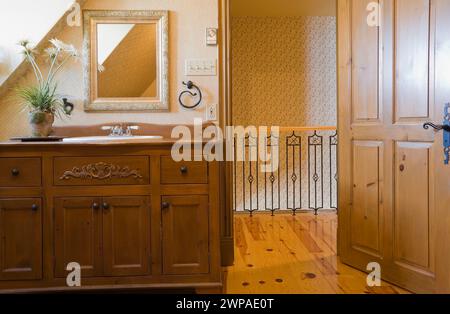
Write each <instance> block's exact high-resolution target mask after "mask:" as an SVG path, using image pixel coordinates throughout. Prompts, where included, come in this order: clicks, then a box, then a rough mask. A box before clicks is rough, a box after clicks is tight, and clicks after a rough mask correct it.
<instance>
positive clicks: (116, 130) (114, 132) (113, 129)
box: [102, 125, 139, 136]
mask: <svg viewBox="0 0 450 314" xmlns="http://www.w3.org/2000/svg"><path fill="white" fill-rule="evenodd" d="M102 130H103V131H110V133H109V136H133V130H139V127H138V126H136V125H129V126H127V127H126V128H125V129H124V128H123V126H122V125H115V126H102Z"/></svg>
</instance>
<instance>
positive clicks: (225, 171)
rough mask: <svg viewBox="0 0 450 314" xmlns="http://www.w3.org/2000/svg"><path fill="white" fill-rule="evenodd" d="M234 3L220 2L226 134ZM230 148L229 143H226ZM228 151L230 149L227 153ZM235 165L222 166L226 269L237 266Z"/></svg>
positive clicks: (221, 87) (221, 89)
mask: <svg viewBox="0 0 450 314" xmlns="http://www.w3.org/2000/svg"><path fill="white" fill-rule="evenodd" d="M230 2H231V0H218V6H219V8H218V9H219V112H220V115H219V116H220V120H219V124H220V127H221V128H222V130H225V127H226V126H231V125H232V124H233V121H232V105H231V101H232V98H231V40H230V39H231V29H230ZM224 145H226V142H224ZM224 148H225V147H224ZM224 151H226V148H225V149H224ZM233 214H234V213H233V162H231V161H225V162H223V163H221V165H220V250H221V255H222V266H231V265H233V263H234V228H233Z"/></svg>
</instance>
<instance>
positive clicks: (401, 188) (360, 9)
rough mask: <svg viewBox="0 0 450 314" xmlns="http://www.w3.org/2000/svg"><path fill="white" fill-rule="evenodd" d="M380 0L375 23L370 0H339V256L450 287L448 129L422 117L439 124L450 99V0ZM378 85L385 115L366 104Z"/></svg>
mask: <svg viewBox="0 0 450 314" xmlns="http://www.w3.org/2000/svg"><path fill="white" fill-rule="evenodd" d="M379 3H380V5H381V6H380V12H381V14H382V15H381V24H380V26H379V27H373V26H369V24H368V23H367V18H368V15H369V13H370V12H369V11H368V10H367V7H365V5H366V4H367V3H365V1H359V0H338V23H339V25H338V43H339V44H338V63H339V64H338V71H339V74H338V76H339V82H338V86H339V95H338V97H339V101H338V102H339V137H340V143H339V145H340V147H339V158H338V159H339V241H340V242H339V251H340V257H341V259H342V261H343V262H344V263H346V264H349V265H351V266H354V267H356V268H359V269H361V270H363V271H366V268H367V265H368V264H369V263H371V262H378V263H380V265H381V270H382V277H383V278H384V279H386V280H388V281H391V282H393V283H396V284H397V285H400V286H402V287H405V288H407V289H409V290H412V291H414V292H428V293H430V292H444V291H445V292H448V291H450V269H449V267H448V264H450V241H446V240H445V239H449V238H450V232H449V231H448V230H450V211H449V210H448V209H449V205H448V204H449V203H450V179H449V178H450V166H446V165H444V157H443V146H442V145H443V140H442V131H441V132H438V133H436V132H434V131H430V130H424V128H423V124H424V122H434V123H436V124H442V121H443V120H444V117H443V108H444V105H445V103H448V102H450V74H449V72H450V71H448V68H449V65H450V62H449V59H448V56H449V55H450V32H448V29H449V27H450V3H449V1H448V0H380V2H379ZM376 32H378V36H375V34H376ZM380 45H381V47H382V49H378V48H377V47H379V46H380ZM367 47H371V48H370V50H371V51H370V52H369V51H367V49H368V48H367ZM374 53H375V54H376V57H375V56H373V55H372V54H374ZM361 60H362V61H361ZM376 68H378V69H379V72H378V75H379V77H378V81H377V82H376V83H375V75H374V74H373V72H374V70H375V69H376ZM361 71H365V72H366V75H367V77H366V78H365V77H364V76H363V75H361V74H360V72H361ZM368 88H369V89H371V91H368V90H367V89H368ZM375 89H376V90H377V93H378V95H380V97H378V103H379V105H378V108H379V116H380V119H378V120H376V119H374V117H375V115H374V114H373V112H374V111H371V112H372V113H371V114H368V113H367V112H369V111H364V110H366V109H365V108H369V107H370V106H373V104H374V103H375V101H376V98H375V96H374V95H375V94H376V93H375V91H374V90H375ZM364 95H370V96H364ZM368 99H370V101H368ZM373 108H375V107H373ZM372 110H373V109H372ZM364 118H367V119H366V122H365V121H363V120H364Z"/></svg>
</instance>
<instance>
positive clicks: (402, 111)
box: [395, 0, 433, 121]
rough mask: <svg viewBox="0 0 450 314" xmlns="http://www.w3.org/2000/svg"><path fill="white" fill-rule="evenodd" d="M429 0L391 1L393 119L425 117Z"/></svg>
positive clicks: (427, 75)
mask: <svg viewBox="0 0 450 314" xmlns="http://www.w3.org/2000/svg"><path fill="white" fill-rule="evenodd" d="M430 5H431V3H430V0H396V1H395V12H396V17H395V21H396V23H395V28H396V30H395V31H396V34H395V40H396V46H395V47H396V48H395V50H396V51H395V56H396V60H395V64H396V66H397V68H396V77H395V79H396V93H395V95H396V113H397V114H396V117H397V121H402V120H404V119H410V118H428V117H429V111H430V108H429V80H428V78H429V70H430V68H429V65H430V58H429V56H430V55H429V52H430V48H431V50H433V49H432V48H433V47H432V46H430V34H431V33H430V25H431V21H430V18H431V15H430V12H431V11H430Z"/></svg>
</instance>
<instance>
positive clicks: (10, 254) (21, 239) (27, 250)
mask: <svg viewBox="0 0 450 314" xmlns="http://www.w3.org/2000/svg"><path fill="white" fill-rule="evenodd" d="M41 278H42V203H41V200H40V199H1V200H0V280H33V279H41Z"/></svg>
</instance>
